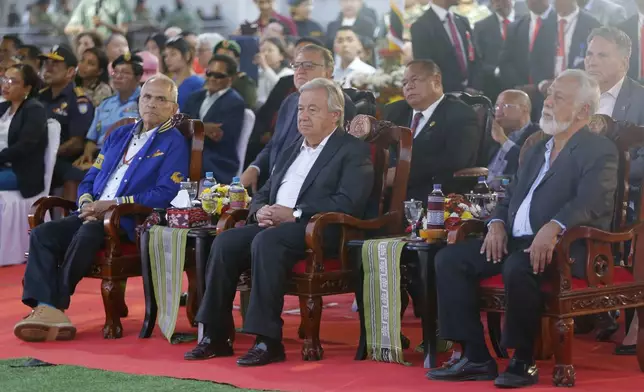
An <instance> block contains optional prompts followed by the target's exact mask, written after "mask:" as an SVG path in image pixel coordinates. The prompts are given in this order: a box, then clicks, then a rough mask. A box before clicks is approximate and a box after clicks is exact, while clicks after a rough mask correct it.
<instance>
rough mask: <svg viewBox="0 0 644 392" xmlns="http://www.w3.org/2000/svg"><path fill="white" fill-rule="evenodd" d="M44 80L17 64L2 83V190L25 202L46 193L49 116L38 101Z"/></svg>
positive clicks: (0, 113)
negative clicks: (13, 193) (41, 82)
mask: <svg viewBox="0 0 644 392" xmlns="http://www.w3.org/2000/svg"><path fill="white" fill-rule="evenodd" d="M40 87H41V86H40V78H39V77H38V74H37V73H36V71H34V69H33V68H31V66H29V65H26V64H16V65H13V66H11V67H9V68H8V69H7V71H6V72H5V75H4V77H3V80H2V97H3V98H4V99H5V100H6V101H5V102H2V103H0V190H3V191H6V190H18V191H20V194H21V195H22V197H24V198H28V197H33V196H36V195H37V194H39V193H41V192H42V191H43V190H44V189H45V180H44V179H45V149H46V148H47V112H46V111H45V107H44V106H43V105H42V104H41V103H40V102H39V101H38V100H37V99H36V98H35V97H36V95H37V94H38V90H39V89H40Z"/></svg>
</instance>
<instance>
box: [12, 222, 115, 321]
mask: <svg viewBox="0 0 644 392" xmlns="http://www.w3.org/2000/svg"><path fill="white" fill-rule="evenodd" d="M104 242H105V233H104V230H103V221H102V220H99V221H93V222H88V223H85V224H83V221H82V220H81V219H80V218H79V217H78V216H75V215H74V216H68V217H66V218H63V219H58V220H55V221H51V222H47V223H44V224H42V225H40V226H38V227H36V228H35V229H34V230H32V231H31V235H30V236H29V258H28V259H27V268H26V269H25V284H24V289H23V293H22V302H23V303H24V304H25V305H27V306H31V307H35V306H36V305H38V303H39V302H44V303H47V304H50V305H53V306H55V307H57V308H58V309H67V308H69V302H70V298H71V295H72V294H74V290H75V289H76V285H77V284H78V282H80V280H81V279H82V278H83V277H84V276H86V275H87V274H88V273H89V272H90V269H91V267H92V263H93V262H94V258H95V256H96V252H98V251H99V250H101V248H102V247H103V246H104Z"/></svg>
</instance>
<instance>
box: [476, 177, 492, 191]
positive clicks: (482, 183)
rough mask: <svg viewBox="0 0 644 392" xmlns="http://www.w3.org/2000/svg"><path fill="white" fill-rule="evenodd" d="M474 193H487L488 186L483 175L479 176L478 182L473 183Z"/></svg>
mask: <svg viewBox="0 0 644 392" xmlns="http://www.w3.org/2000/svg"><path fill="white" fill-rule="evenodd" d="M474 193H476V194H478V195H487V194H489V193H490V187H489V186H488V185H487V182H486V181H485V177H479V182H478V183H477V184H476V185H474Z"/></svg>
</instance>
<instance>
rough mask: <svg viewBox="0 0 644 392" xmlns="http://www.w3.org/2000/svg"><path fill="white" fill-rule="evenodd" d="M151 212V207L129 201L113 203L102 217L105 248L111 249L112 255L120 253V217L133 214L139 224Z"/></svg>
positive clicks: (152, 210)
mask: <svg viewBox="0 0 644 392" xmlns="http://www.w3.org/2000/svg"><path fill="white" fill-rule="evenodd" d="M153 212H154V209H153V208H150V207H146V206H144V205H141V204H131V203H126V204H120V205H114V206H112V207H110V209H109V210H107V212H106V213H105V216H104V218H103V227H104V229H105V235H106V237H107V239H106V248H107V249H108V250H110V251H111V253H112V255H115V256H118V255H120V254H121V233H120V229H121V218H123V217H127V216H134V217H136V218H137V223H138V224H141V223H142V222H143V220H144V219H145V218H146V217H147V216H149V215H150V214H152V213H153ZM137 241H138V239H137ZM108 242H109V243H108Z"/></svg>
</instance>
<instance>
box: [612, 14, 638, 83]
mask: <svg viewBox="0 0 644 392" xmlns="http://www.w3.org/2000/svg"><path fill="white" fill-rule="evenodd" d="M638 18H639V15H638V14H635V15H634V16H631V17H630V18H628V19H626V20H625V21H624V22H623V23H622V24H620V25H618V26H617V27H618V28H619V29H620V30H622V31H623V32H625V33H626V35H628V36H629V37H630V39H631V60H630V63H629V67H628V76H629V77H630V78H632V79H635V80H639V79H640V39H639V19H638Z"/></svg>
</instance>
